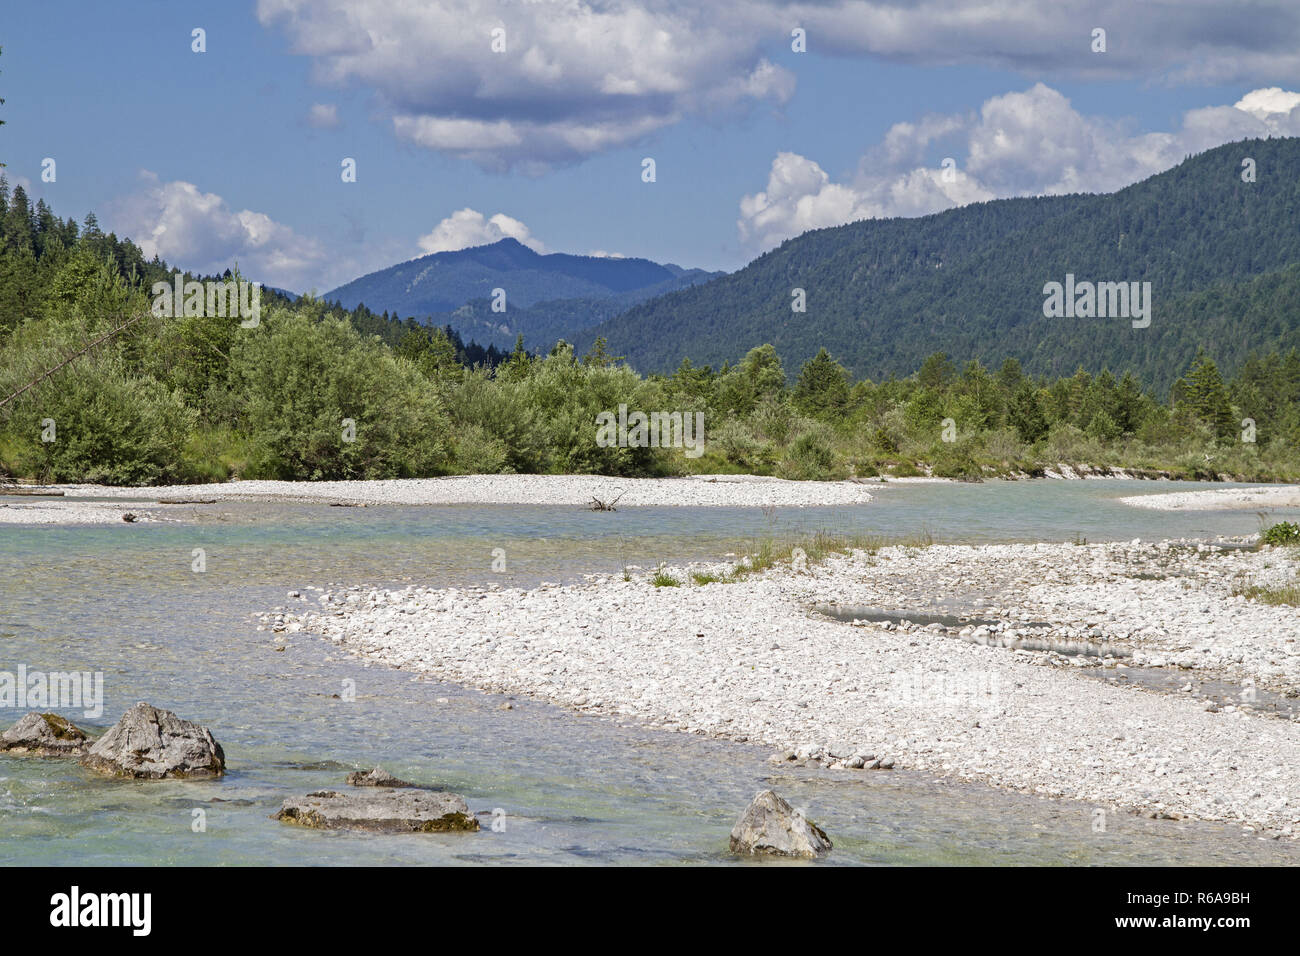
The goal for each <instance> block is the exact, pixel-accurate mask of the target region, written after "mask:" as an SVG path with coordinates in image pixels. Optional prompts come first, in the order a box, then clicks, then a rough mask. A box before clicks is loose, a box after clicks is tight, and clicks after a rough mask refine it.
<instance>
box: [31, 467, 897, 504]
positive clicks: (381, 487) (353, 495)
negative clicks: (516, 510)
mask: <svg viewBox="0 0 1300 956" xmlns="http://www.w3.org/2000/svg"><path fill="white" fill-rule="evenodd" d="M55 487H56V488H58V489H62V490H65V491H66V492H67V493H68V494H69V495H78V496H85V497H96V498H101V497H102V498H140V499H146V498H152V499H155V500H156V499H158V498H162V499H166V498H188V499H194V498H217V499H221V500H229V499H241V498H242V499H262V500H286V501H340V502H348V503H355V504H400V505H462V504H464V505H475V504H482V505H495V504H500V505H518V504H538V505H590V504H591V501H592V498H599V499H600V500H601V501H604V502H607V503H608V502H613V501H617V502H618V505H617V506H618V507H620V508H635V507H659V508H664V507H678V506H694V507H753V508H758V507H766V506H775V507H794V508H798V507H810V506H815V505H849V504H865V503H866V502H869V501H871V498H872V495H871V490H870V487H869V486H868V485H866V484H864V483H862V482H854V481H788V480H785V479H782V478H767V477H761V476H756V475H695V476H691V477H688V478H611V477H607V476H604V475H456V476H451V477H447V478H409V479H393V480H384V481H234V482H224V483H221V484H207V485H171V486H164V487H157V488H116V487H109V486H105V485H58V486H55Z"/></svg>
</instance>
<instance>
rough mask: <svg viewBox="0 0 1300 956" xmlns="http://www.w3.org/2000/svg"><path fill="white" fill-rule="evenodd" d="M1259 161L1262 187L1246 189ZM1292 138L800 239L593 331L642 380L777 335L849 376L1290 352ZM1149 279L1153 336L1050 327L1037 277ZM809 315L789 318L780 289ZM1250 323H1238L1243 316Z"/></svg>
mask: <svg viewBox="0 0 1300 956" xmlns="http://www.w3.org/2000/svg"><path fill="white" fill-rule="evenodd" d="M1246 157H1250V158H1252V159H1254V160H1255V163H1256V169H1257V181H1255V182H1244V181H1243V180H1242V161H1243V159H1244V158H1246ZM1296 263H1300V139H1296V138H1282V139H1265V140H1260V139H1256V140H1247V141H1243V142H1239V143H1231V144H1228V145H1225V146H1220V147H1218V148H1216V149H1213V150H1210V151H1208V152H1205V153H1202V154H1199V155H1197V156H1194V157H1192V158H1189V159H1187V160H1184V162H1182V163H1181V164H1179V165H1178V166H1176V167H1174V168H1173V169H1170V170H1167V171H1166V172H1163V173H1160V174H1158V175H1155V176H1152V177H1151V178H1149V179H1146V180H1143V181H1142V182H1139V183H1136V184H1134V185H1132V186H1129V187H1127V188H1125V189H1122V190H1119V191H1118V192H1115V193H1109V194H1102V195H1083V194H1076V195H1069V196H1050V197H1038V198H1026V199H1004V200H996V201H993V202H986V203H979V204H976V205H971V206H964V207H961V208H958V209H951V210H948V211H946V212H942V213H938V214H936V215H932V216H925V217H922V218H917V219H874V220H864V221H860V222H854V223H850V224H848V225H845V226H838V227H834V228H829V229H819V230H815V231H812V232H808V233H805V234H804V235H802V236H799V237H798V238H796V239H791V240H788V241H786V242H785V243H783V244H782V245H781V246H780V247H779V248H777V249H775V250H773V251H771V252H768V253H766V254H764V255H763V256H760V257H759V258H758V259H756V260H754V261H753V262H752V263H750V264H749V265H748V266H746V267H745V268H744V269H741V270H740V271H738V272H734V273H731V274H730V275H726V276H723V277H721V278H718V279H715V280H713V281H711V282H709V283H708V284H706V285H702V286H695V287H693V288H689V289H685V290H680V291H676V292H672V293H670V294H667V295H663V296H660V297H658V298H655V299H653V300H650V301H646V302H642V303H640V304H638V305H635V306H633V307H632V308H630V309H629V310H628V311H626V312H624V313H623V314H621V315H619V316H616V317H614V318H612V319H610V320H608V321H606V322H602V323H600V324H599V325H597V326H595V327H593V328H590V329H588V330H586V331H585V332H583V333H582V334H580V335H579V336H578V337H577V340H576V344H577V345H578V347H579V348H580V349H581V348H583V347H585V346H586V345H588V344H589V343H590V342H591V341H592V340H594V338H595V337H596V336H597V335H603V336H605V337H606V338H607V339H608V340H609V348H610V351H611V352H614V353H616V354H623V355H626V356H627V357H628V361H629V362H630V363H631V364H632V365H634V366H635V367H636V368H638V369H640V370H641V371H643V372H649V371H660V372H667V371H671V370H672V369H673V368H675V367H676V366H677V365H678V364H679V363H680V362H681V360H682V359H683V358H684V357H689V358H690V359H691V360H692V361H693V362H695V363H696V364H704V363H708V364H713V365H718V364H721V363H723V362H727V361H731V362H734V361H736V360H737V359H738V358H740V357H741V356H743V355H744V354H745V352H746V351H747V350H748V349H750V348H752V347H754V346H756V345H760V344H762V343H765V342H770V343H772V344H773V345H774V346H775V347H776V349H777V351H778V353H779V354H780V355H781V357H782V359H783V360H784V362H785V365H786V369H787V372H793V371H794V370H797V368H798V365H799V364H800V363H802V362H803V361H804V360H806V359H808V358H810V357H811V356H812V355H814V354H815V353H816V352H817V350H818V349H819V348H820V347H822V346H825V347H826V348H827V349H829V350H830V351H831V353H832V354H833V355H834V356H835V358H837V359H838V360H840V361H841V362H842V363H843V364H844V365H845V366H846V367H848V368H849V370H850V371H851V372H853V373H854V374H855V375H858V376H863V375H865V376H870V377H872V378H876V379H879V378H884V377H887V376H889V375H891V374H893V375H900V376H901V375H906V374H908V373H910V372H911V371H913V370H914V369H916V368H918V367H920V365H921V363H922V362H923V361H924V359H925V357H926V356H927V355H928V354H930V353H933V352H936V351H944V352H947V353H948V354H949V355H950V356H951V357H953V358H954V359H957V360H960V361H965V360H969V359H980V360H981V361H983V362H984V363H985V364H993V363H1001V361H1002V360H1003V359H1004V358H1006V357H1007V356H1012V357H1015V358H1017V359H1018V360H1019V361H1020V362H1021V364H1022V365H1023V366H1024V368H1025V369H1026V371H1028V372H1031V373H1035V374H1050V375H1062V374H1069V373H1070V372H1072V371H1074V369H1075V368H1076V367H1078V366H1080V365H1082V366H1083V367H1084V368H1087V369H1089V370H1091V371H1098V370H1100V369H1101V368H1102V367H1109V368H1110V369H1111V370H1112V371H1115V372H1120V371H1123V370H1129V369H1131V370H1133V371H1134V372H1135V373H1137V374H1139V375H1140V376H1141V377H1142V380H1143V381H1145V382H1148V383H1150V384H1152V385H1155V386H1157V387H1166V386H1168V385H1169V383H1170V382H1171V381H1172V380H1173V379H1174V378H1175V377H1176V376H1177V374H1178V372H1179V371H1180V370H1181V369H1182V368H1184V367H1186V364H1187V361H1188V360H1189V359H1190V357H1191V356H1192V355H1194V354H1195V351H1196V347H1197V346H1198V345H1205V346H1206V347H1207V348H1209V349H1210V350H1211V351H1212V352H1213V351H1219V350H1222V349H1228V350H1230V351H1231V352H1232V353H1233V354H1234V355H1238V356H1244V355H1245V354H1246V353H1247V352H1248V351H1250V350H1251V349H1258V350H1266V349H1270V348H1285V347H1289V346H1291V345H1297V344H1300V333H1298V330H1300V307H1298V306H1297V304H1296V298H1295V293H1296V292H1297V291H1300V290H1298V288H1297V273H1296V270H1294V269H1291V270H1287V268H1286V267H1288V266H1291V265H1293V264H1296ZM1067 274H1073V275H1074V276H1075V278H1076V280H1077V281H1079V282H1083V281H1090V282H1150V283H1151V294H1152V301H1153V303H1154V309H1153V319H1152V322H1151V325H1150V327H1148V328H1133V327H1132V324H1131V322H1130V321H1129V320H1128V319H1124V318H1105V319H1102V318H1047V317H1045V316H1044V298H1045V296H1044V285H1045V284H1046V283H1049V282H1060V283H1064V282H1065V281H1066V275H1067ZM797 288H801V289H803V290H804V291H805V293H806V300H807V311H806V312H804V313H796V312H793V311H792V309H791V303H792V290H794V289H797ZM1247 318H1249V321H1247Z"/></svg>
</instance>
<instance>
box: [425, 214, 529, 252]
mask: <svg viewBox="0 0 1300 956" xmlns="http://www.w3.org/2000/svg"><path fill="white" fill-rule="evenodd" d="M501 239H517V240H519V242H521V243H523V244H524V245H525V246H527V247H528V248H529V249H532V250H533V251H534V252H538V253H543V254H544V253H545V252H546V246H545V245H544V244H543V243H542V242H541V241H539V240H538V239H535V238H533V235H532V233H531V232H530V231H529V229H528V227H527V226H525V225H524V224H523V223H522V222H520V221H519V220H518V219H512V218H511V217H509V216H507V215H505V214H504V213H497V214H496V215H495V216H492V217H490V218H489V217H486V216H484V215H483V214H482V213H481V212H478V211H477V210H474V209H470V208H469V207H466V208H464V209H460V210H457V211H456V212H453V213H452V214H451V215H450V216H448V217H447V218H446V219H444V220H442V222H440V223H438V225H436V226H434V227H433V231H432V232H430V233H428V234H427V235H424V236H421V237H420V240H419V242H420V248H421V249H422V250H423V251H424V252H425V254H428V253H432V252H451V251H453V250H456V249H468V248H469V247H470V246H485V245H488V244H489V243H493V242H497V241H499V240H501Z"/></svg>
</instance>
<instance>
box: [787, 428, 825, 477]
mask: <svg viewBox="0 0 1300 956" xmlns="http://www.w3.org/2000/svg"><path fill="white" fill-rule="evenodd" d="M834 471H835V448H834V445H833V444H832V441H831V434H830V429H829V428H827V427H826V426H825V425H813V426H811V427H809V428H808V429H807V430H806V431H804V432H802V433H801V434H800V435H799V437H798V438H796V439H795V440H794V442H793V443H792V444H791V445H790V447H789V448H788V449H786V453H785V457H784V458H782V459H781V465H780V468H779V473H780V476H781V477H782V478H793V479H796V480H807V481H826V480H829V479H831V478H833V477H834Z"/></svg>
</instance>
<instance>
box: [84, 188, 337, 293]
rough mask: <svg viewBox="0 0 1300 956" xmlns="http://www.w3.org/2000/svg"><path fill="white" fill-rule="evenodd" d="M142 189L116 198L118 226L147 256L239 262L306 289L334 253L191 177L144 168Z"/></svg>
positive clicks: (208, 269) (113, 213) (210, 264)
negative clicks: (162, 175) (165, 177)
mask: <svg viewBox="0 0 1300 956" xmlns="http://www.w3.org/2000/svg"><path fill="white" fill-rule="evenodd" d="M142 178H143V179H144V183H145V186H144V188H143V189H141V190H140V191H139V192H136V193H134V194H132V195H130V196H126V197H123V198H121V199H118V200H116V201H115V202H113V203H111V204H110V206H109V209H108V213H109V216H110V218H111V220H112V223H113V229H114V231H115V232H117V233H118V234H119V235H126V236H130V237H131V239H132V240H133V241H134V242H135V243H136V245H138V246H139V247H140V249H141V251H142V252H143V253H144V254H145V256H146V257H147V258H153V257H154V256H155V255H157V256H160V257H161V258H162V259H164V260H166V262H167V263H168V264H169V265H171V266H173V267H176V268H181V269H188V270H191V271H194V272H199V273H206V274H213V273H218V272H224V271H225V270H226V269H228V268H233V267H234V266H235V265H236V264H238V266H239V268H240V270H241V271H242V272H243V273H244V274H245V275H246V276H248V277H249V278H251V279H254V280H257V281H261V282H264V283H266V284H268V285H274V286H280V287H283V288H288V289H302V288H305V287H306V284H307V283H309V282H310V281H311V280H313V279H314V278H316V276H317V275H318V274H319V272H320V270H321V268H322V266H323V265H324V263H325V261H326V258H327V255H326V251H325V249H324V247H323V246H322V245H321V244H320V243H319V242H318V241H317V240H315V239H312V238H310V237H308V236H302V235H299V234H298V233H296V232H295V231H294V230H293V229H292V228H290V227H289V226H286V225H284V224H283V223H279V222H276V221H275V220H273V219H272V218H271V217H270V216H268V215H266V214H265V213H261V212H254V211H253V210H251V209H242V210H235V209H234V208H232V207H231V206H230V205H229V204H228V203H227V202H226V201H225V200H224V199H222V198H221V197H220V196H218V195H217V194H216V193H205V192H202V191H200V190H199V188H198V187H197V186H195V185H194V184H193V183H187V182H184V181H183V180H173V181H171V182H162V181H161V180H160V179H159V177H158V176H157V175H156V174H155V173H152V172H148V171H145V172H144V173H143V174H142Z"/></svg>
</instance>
